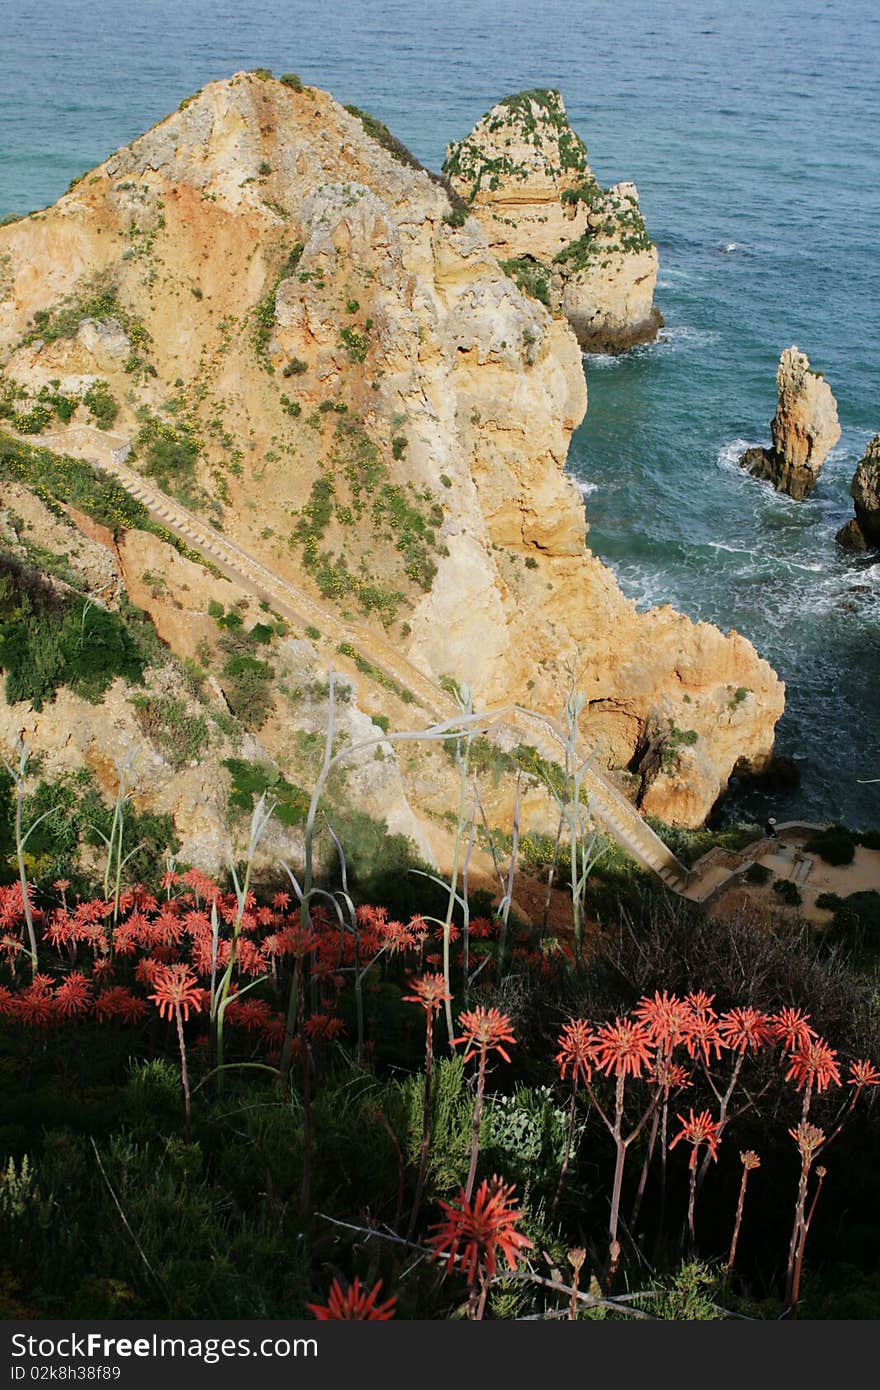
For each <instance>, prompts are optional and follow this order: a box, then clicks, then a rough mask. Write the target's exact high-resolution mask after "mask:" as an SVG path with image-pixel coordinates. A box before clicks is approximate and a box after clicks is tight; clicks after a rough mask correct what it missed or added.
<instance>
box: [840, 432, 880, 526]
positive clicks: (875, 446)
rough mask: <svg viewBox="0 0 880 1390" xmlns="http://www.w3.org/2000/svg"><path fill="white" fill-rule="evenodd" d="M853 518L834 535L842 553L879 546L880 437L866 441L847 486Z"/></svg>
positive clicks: (876, 435) (876, 436) (879, 435)
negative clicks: (842, 548)
mask: <svg viewBox="0 0 880 1390" xmlns="http://www.w3.org/2000/svg"><path fill="white" fill-rule="evenodd" d="M850 496H851V497H852V499H853V503H854V505H855V512H856V514H855V516H854V517H853V519H852V521H848V522H847V523H846V525H845V526H842V527H841V528H840V530H839V531H838V533H837V539H838V541H839V543H840V544H841V545H842V546H843V547H844V548H845V549H846V550H867V549H868V548H869V547H874V546H880V434H875V435H874V438H873V439H872V440H870V441H869V443H868V447H867V448H866V450H865V452H864V454H863V456H862V458H861V459H860V460H859V463H858V466H857V468H856V471H855V473H854V474H853V480H852V483H851V484H850Z"/></svg>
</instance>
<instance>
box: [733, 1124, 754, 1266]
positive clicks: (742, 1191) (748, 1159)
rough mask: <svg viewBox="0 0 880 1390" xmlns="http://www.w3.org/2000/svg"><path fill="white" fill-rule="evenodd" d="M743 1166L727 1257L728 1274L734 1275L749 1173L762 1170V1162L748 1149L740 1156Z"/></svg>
mask: <svg viewBox="0 0 880 1390" xmlns="http://www.w3.org/2000/svg"><path fill="white" fill-rule="evenodd" d="M739 1161H740V1163H741V1164H742V1170H743V1173H742V1181H741V1182H740V1185H739V1200H738V1202H737V1204H736V1218H735V1220H734V1223H733V1235H732V1237H731V1240H730V1254H729V1255H728V1257H727V1273H728V1274H732V1273H733V1262H734V1260H735V1259H736V1247H737V1245H738V1244H739V1232H740V1227H741V1226H742V1219H743V1207H744V1206H745V1201H746V1184H747V1182H748V1180H749V1173H753V1172H754V1171H755V1169H756V1168H760V1166H761V1160H760V1158H759V1157H758V1155H757V1154H756V1153H755V1152H754V1150H753V1149H746V1150H745V1151H744V1152H743V1153H741V1154H740V1156H739Z"/></svg>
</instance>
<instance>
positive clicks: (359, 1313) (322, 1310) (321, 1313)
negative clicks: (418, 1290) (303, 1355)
mask: <svg viewBox="0 0 880 1390" xmlns="http://www.w3.org/2000/svg"><path fill="white" fill-rule="evenodd" d="M381 1291H382V1280H381V1279H380V1280H379V1282H378V1284H374V1285H373V1287H372V1288H371V1289H370V1291H369V1293H367V1290H366V1288H362V1287H361V1281H360V1279H358V1278H357V1276H355V1279H354V1282H353V1283H351V1284H349V1285H348V1287H347V1288H344V1287H343V1286H342V1284H340V1282H339V1280H338V1279H334V1280H333V1283H332V1284H331V1285H330V1293H329V1295H328V1297H327V1302H326V1304H320V1303H307V1304H306V1307H307V1308H308V1310H309V1312H310V1313H314V1315H315V1317H316V1318H317V1319H318V1321H319V1322H345V1321H349V1320H352V1321H359V1322H388V1321H389V1319H391V1318H393V1317H394V1305H395V1303H396V1302H397V1297H396V1295H392V1297H391V1298H389V1299H388V1300H387V1301H386V1302H385V1303H379V1302H378V1298H379V1294H380V1293H381Z"/></svg>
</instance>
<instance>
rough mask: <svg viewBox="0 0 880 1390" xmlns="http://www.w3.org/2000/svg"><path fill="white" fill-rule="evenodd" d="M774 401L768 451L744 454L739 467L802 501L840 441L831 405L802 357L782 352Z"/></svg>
mask: <svg viewBox="0 0 880 1390" xmlns="http://www.w3.org/2000/svg"><path fill="white" fill-rule="evenodd" d="M776 385H777V387H778V390H779V398H778V402H777V406H776V414H775V415H774V416H773V420H772V422H771V425H770V434H771V438H772V441H773V442H772V444H771V447H770V448H769V449H762V448H755V449H747V450H746V452H745V453H744V454H743V455H742V457H741V459H740V463H741V464H742V466H743V468H747V469H748V471H749V472H750V473H751V474H752V475H753V476H754V477H756V478H763V479H766V481H768V482H770V483H772V484H773V486H774V487H775V489H776V491H777V492H787V493H788V495H789V496H790V497H795V498H798V499H800V498H804V497H808V496H809V494H810V493H811V492H812V490H813V488H814V487H815V486H816V481H817V479H818V477H819V471H820V469H821V467H822V465H823V463H824V462H825V460H826V458H827V457H828V454H829V452H830V451H831V449H833V448H834V445H835V444H836V443H837V441H838V439H839V438H840V421H839V420H838V418H837V402H836V400H835V399H834V396H833V394H832V391H831V387H830V386H829V385H828V383H827V381H825V379H824V377H823V376H822V374H821V372H814V371H811V370H810V363H809V360H808V358H807V355H806V353H804V352H799V351H798V349H797V348H796V347H790V348H786V349H785V351H784V352H783V353H782V356H781V357H780V359H779V367H778V368H777V372H776Z"/></svg>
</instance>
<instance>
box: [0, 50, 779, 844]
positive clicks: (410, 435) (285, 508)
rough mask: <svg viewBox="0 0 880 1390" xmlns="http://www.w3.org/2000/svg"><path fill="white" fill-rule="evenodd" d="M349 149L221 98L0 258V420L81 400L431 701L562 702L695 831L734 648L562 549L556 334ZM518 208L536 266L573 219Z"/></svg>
mask: <svg viewBox="0 0 880 1390" xmlns="http://www.w3.org/2000/svg"><path fill="white" fill-rule="evenodd" d="M566 129H567V126H566ZM375 132H376V127H375V125H371V124H370V123H369V122H367V123H366V125H365V124H364V122H363V121H362V119H361V118H360V117H359V116H358V115H354V114H351V113H350V112H348V111H346V110H344V109H343V108H342V107H340V106H339V105H338V104H337V103H336V102H335V101H333V99H332V98H331V97H330V96H328V95H327V94H326V93H323V92H319V91H317V90H315V89H311V88H306V89H303V90H295V89H292V88H290V87H288V86H285V85H284V84H282V83H280V82H277V81H274V80H270V79H266V78H264V77H261V76H260V75H257V74H244V73H240V74H238V75H236V76H235V77H233V78H232V79H230V80H229V81H225V82H218V83H214V84H212V85H210V86H209V87H206V88H205V89H204V90H203V91H202V92H201V93H199V94H198V95H197V96H196V97H194V98H192V99H190V100H189V101H188V102H186V103H183V104H182V108H181V110H180V111H178V112H176V113H174V114H173V115H172V116H170V117H169V118H168V119H167V120H165V121H163V122H162V123H161V124H159V125H158V126H156V127H155V128H154V129H153V130H151V131H150V132H148V133H147V134H146V135H144V136H143V137H141V138H140V139H139V140H136V141H135V142H134V143H133V144H132V145H131V146H129V147H128V148H126V149H123V150H121V151H119V152H118V153H117V154H114V155H112V156H111V157H110V158H109V159H108V160H107V161H105V163H104V164H102V165H101V166H99V167H98V168H97V169H96V170H95V171H94V172H93V173H92V174H90V175H86V176H85V177H84V178H83V179H82V180H80V181H79V182H78V183H77V184H76V186H75V187H74V188H73V189H72V190H71V191H70V192H69V193H68V194H66V195H65V196H64V197H62V198H61V199H59V201H58V202H57V203H56V204H55V205H54V206H53V207H52V208H50V209H48V210H47V211H45V212H42V213H38V214H34V215H32V216H30V217H28V218H26V219H24V220H22V221H21V222H18V223H16V224H14V225H12V226H8V227H5V228H3V229H0V254H2V255H4V256H8V258H9V259H8V263H7V264H8V267H9V277H10V289H9V293H8V295H7V297H6V298H5V299H4V300H3V302H2V303H0V362H2V363H3V364H4V366H3V370H4V371H5V373H6V378H7V381H8V382H10V383H12V388H11V391H12V394H11V396H10V397H9V399H10V400H12V405H11V407H10V409H11V410H12V411H13V413H15V412H16V411H18V412H21V413H22V414H23V415H24V416H26V417H27V418H28V419H29V420H33V419H34V418H36V421H37V424H39V419H40V418H41V417H39V416H38V415H37V416H36V417H35V414H34V412H38V411H39V410H40V409H43V410H44V411H47V412H48V414H49V416H50V417H51V414H52V409H53V408H54V407H52V405H51V398H54V397H53V393H55V394H57V393H59V392H60V393H61V394H62V395H65V393H66V395H65V399H66V400H67V401H68V405H67V406H66V407H65V414H68V412H69V409H70V403H71V402H72V403H73V405H74V406H75V409H74V413H73V416H72V419H73V422H74V423H75V422H76V421H77V420H83V419H85V420H88V419H90V418H91V419H94V418H96V416H95V409H94V408H93V407H92V406H88V405H87V404H86V400H87V399H93V397H89V395H88V387H89V386H93V387H94V386H95V385H96V383H99V384H100V383H103V386H102V388H101V389H103V390H105V391H106V392H107V393H109V395H110V396H111V397H112V399H113V402H114V403H115V405H116V407H117V411H118V413H117V415H116V418H115V421H114V423H113V430H114V433H116V434H122V435H125V436H127V437H129V438H131V440H132V442H133V445H134V451H135V460H134V461H135V466H137V467H141V468H142V469H143V470H144V471H145V472H147V473H149V474H151V475H152V476H153V477H154V478H156V479H158V480H159V481H160V482H161V485H162V486H163V487H164V488H165V489H166V490H168V491H172V492H176V493H177V494H178V495H180V496H183V497H184V498H185V499H186V500H187V502H188V504H189V505H190V506H192V507H194V508H196V509H198V510H200V511H201V512H202V513H203V514H204V515H205V516H206V517H210V518H212V519H213V520H214V522H215V523H216V524H217V525H218V526H220V527H222V528H223V530H224V532H225V533H226V534H227V535H229V536H231V537H232V538H233V539H236V540H237V541H238V542H239V543H240V544H241V545H242V546H244V547H245V548H246V549H248V550H249V551H250V552H251V553H253V554H255V555H257V556H258V558H259V559H261V560H262V562H263V563H264V564H266V565H268V566H270V567H272V568H274V570H275V571H276V572H277V573H279V574H280V575H282V576H283V577H286V578H288V579H289V580H290V581H291V582H294V583H296V584H298V585H301V586H302V587H303V588H305V589H308V590H309V591H310V592H311V593H313V594H314V596H315V598H316V599H317V600H320V601H321V602H323V603H325V604H327V605H329V606H332V607H333V608H334V610H335V611H337V612H339V613H341V614H343V615H347V616H348V617H349V618H351V619H352V620H357V621H358V622H360V623H361V624H362V625H363V627H364V629H365V630H369V629H370V627H371V626H372V627H373V629H375V630H376V631H377V632H380V633H381V634H382V635H383V637H384V638H385V639H386V640H387V639H390V640H391V642H392V643H393V644H394V645H395V646H396V648H397V649H398V650H399V651H400V652H401V653H402V654H403V655H405V656H406V657H407V658H408V659H409V661H410V662H411V663H413V664H414V665H415V666H417V667H418V668H420V670H421V671H423V672H424V673H426V674H427V675H428V676H430V677H432V678H433V679H434V680H435V681H439V680H440V679H441V678H443V677H446V676H449V677H452V678H454V679H455V680H457V681H467V682H468V683H469V684H470V685H471V686H472V687H473V689H474V692H475V698H476V700H477V702H478V704H480V705H487V704H490V703H494V702H507V701H511V700H516V701H518V702H520V703H523V704H526V705H530V706H532V707H533V708H537V709H539V710H543V711H548V712H553V713H556V712H558V710H559V708H560V705H561V702H562V699H563V697H564V692H565V691H566V690H567V688H568V686H569V682H570V679H571V673H572V672H575V673H576V674H577V676H578V678H579V683H580V685H581V686H582V688H583V689H584V690H585V692H586V695H587V699H588V701H589V720H588V734H590V735H593V736H595V737H596V738H599V739H601V745H602V750H603V756H604V757H605V760H606V761H608V762H609V763H613V764H616V765H618V766H625V765H627V764H630V763H632V764H633V765H634V766H635V765H637V764H638V763H639V761H640V759H641V757H642V753H643V750H644V748H645V746H646V741H650V739H651V738H653V737H654V736H655V735H656V733H657V731H658V730H659V731H660V736H661V738H663V739H665V740H666V743H667V744H668V748H667V754H666V756H665V757H664V758H663V759H662V760H661V762H662V766H660V767H658V768H657V769H655V770H654V771H653V772H651V771H650V769H648V770H646V769H644V768H643V769H642V773H643V779H642V789H643V794H644V800H645V805H646V807H648V808H649V809H650V810H651V811H652V812H653V813H655V814H657V815H659V816H662V817H664V818H666V819H669V820H675V821H681V822H683V823H686V824H696V823H698V822H700V821H701V820H702V819H703V818H704V817H705V815H706V814H707V813H708V811H709V810H710V808H711V806H712V804H713V802H714V801H715V799H716V798H717V796H718V795H719V793H720V792H721V791H722V790H723V789H724V787H725V785H726V782H727V779H728V777H729V776H730V773H731V771H732V769H733V767H734V765H735V764H736V763H737V762H740V763H741V764H745V765H749V764H752V765H754V764H760V763H761V761H762V760H763V759H764V758H766V756H767V755H768V754H769V752H770V750H771V748H772V744H773V732H774V726H775V723H776V721H777V719H778V718H779V715H780V714H781V712H782V708H783V688H782V685H781V683H780V682H779V680H778V679H777V677H776V676H775V674H774V673H773V671H772V670H771V669H770V667H769V666H768V665H767V663H766V662H765V661H763V660H761V659H760V658H759V657H758V655H757V653H756V652H755V650H754V648H753V647H752V646H751V645H750V643H749V642H748V641H747V640H746V639H745V638H743V637H740V636H738V635H736V634H730V635H728V636H723V635H722V634H721V633H720V632H719V631H718V630H717V629H715V628H712V627H710V626H708V625H706V624H694V623H692V622H690V621H689V620H688V619H687V618H685V617H683V616H681V615H680V614H678V613H675V612H673V611H672V610H671V609H669V608H658V609H654V610H652V611H651V612H650V613H647V614H639V613H638V612H637V611H636V609H635V606H634V605H633V604H632V603H631V602H630V601H628V600H627V599H625V598H624V597H623V595H622V594H621V592H620V590H619V588H618V586H617V583H616V581H615V579H614V577H613V575H612V574H611V573H610V572H609V571H608V570H607V569H605V568H604V567H603V566H602V565H601V564H600V563H599V562H598V561H597V560H596V559H595V558H594V557H593V556H592V555H591V554H590V552H589V551H588V550H587V549H586V544H585V529H586V528H585V518H584V511H583V503H582V500H581V498H580V496H579V494H578V493H577V490H576V489H575V487H574V485H573V484H572V483H571V482H570V480H569V479H568V478H567V477H566V476H565V474H564V466H565V460H566V454H567V450H568V444H569V439H570V436H571V433H572V430H573V429H574V428H575V427H576V426H577V425H578V424H579V423H580V421H581V419H582V418H583V415H584V411H585V408H586V387H585V383H584V376H583V371H582V365H581V360H580V352H579V349H578V344H577V342H576V339H575V336H574V334H573V333H572V332H571V329H570V328H569V326H568V324H567V323H566V321H565V319H564V318H562V317H554V316H553V315H552V314H551V313H550V312H548V310H547V309H546V308H545V307H544V305H543V304H542V303H540V302H539V301H538V300H537V299H535V298H534V297H533V296H531V295H528V294H525V293H523V292H521V290H520V289H519V288H518V286H517V284H516V283H515V282H514V280H513V279H512V278H511V277H510V276H509V275H507V274H505V273H504V272H503V271H502V270H501V269H500V268H499V265H498V261H497V258H496V256H495V254H493V251H492V249H491V248H490V246H489V244H488V241H487V235H486V231H485V230H484V226H483V222H482V220H481V218H480V217H479V216H469V217H467V218H466V219H464V220H463V222H462V219H461V217H460V215H458V214H457V213H456V211H455V209H454V208H453V206H452V204H451V203H450V199H449V196H448V194H447V192H446V191H445V189H444V188H443V187H442V186H441V185H440V184H439V182H438V181H437V180H436V179H435V178H432V177H430V176H429V175H428V174H427V173H426V172H425V171H424V170H422V169H421V168H420V167H413V163H412V162H407V160H406V157H405V155H401V152H400V149H399V147H394V146H393V145H392V144H391V142H390V139H389V138H386V136H385V135H384V134H383V133H382V131H381V128H380V129H379V138H376V134H375ZM564 135H565V132H564V131H560V132H559V133H558V137H557V139H556V149H562V150H570V151H571V153H570V158H571V160H572V164H571V168H570V180H571V182H570V183H569V184H568V185H567V186H570V187H572V188H575V189H577V188H579V187H582V186H583V181H584V179H585V178H586V174H585V173H584V169H585V165H584V162H583V158H582V155H581V153H580V152H579V151H578V148H577V146H576V145H575V144H574V140H575V137H571V143H570V144H569V143H568V142H567V141H566V140H565V139H564ZM569 135H570V132H569ZM555 158H556V156H555V155H554V156H553V159H554V160H555ZM553 167H554V168H555V167H556V165H555V163H554V165H553ZM566 177H569V174H568V173H567V174H566ZM545 187H546V189H547V192H548V200H547V209H548V212H547V216H548V225H551V224H552V225H553V226H557V221H558V237H559V243H560V245H561V246H563V245H565V240H564V238H565V236H566V232H568V233H569V240H570V239H571V234H574V235H575V236H577V235H578V234H579V233H580V230H581V228H582V227H586V225H587V222H588V219H589V217H590V216H591V215H592V208H593V204H592V201H590V202H589V203H587V202H586V201H583V200H577V199H576V200H575V201H574V202H573V203H571V204H568V203H566V204H562V203H560V202H559V197H558V193H559V183H558V180H557V182H556V183H555V184H554V183H553V181H552V179H551V177H550V174H549V173H548V174H547V175H546V182H545ZM551 190H553V197H550V193H551ZM526 192H527V194H528V198H527V201H528V199H530V198H531V186H530V187H529V188H528V189H526ZM622 196H625V197H627V198H628V197H629V194H626V195H622ZM554 198H555V200H556V201H555V203H554V201H553V200H554ZM557 205H558V206H557ZM572 208H573V210H574V211H573V215H572V217H571V219H569V218H568V217H567V212H568V211H569V210H571V209H572ZM557 212H558V219H557ZM519 249H522V246H520V248H519ZM52 382H55V383H56V385H54V386H53V385H52V384H51V383H52ZM41 396H42V398H43V403H42V404H41V402H40V398H41ZM47 401H48V402H49V403H48V404H46V402H47ZM77 402H80V403H79V404H77ZM90 412H91V414H90ZM7 413H8V412H7ZM69 418H70V417H69ZM52 428H53V429H60V428H61V425H60V423H58V422H57V421H56V422H55V423H54V424H53V425H52ZM147 567H148V568H152V565H148V566H147ZM184 626H185V624H184V623H183V622H182V620H177V628H176V630H175V621H174V620H169V623H168V626H167V630H166V635H167V638H168V640H169V641H171V642H172V643H175V644H180V643H183V642H184V641H185V633H184V632H183V631H182V628H183V627H184ZM325 655H327V656H329V655H333V656H334V659H335V653H334V652H330V651H328V652H327V653H326V654H325ZM369 679H370V678H369V675H368V674H367V675H365V676H364V682H365V684H367V683H368V682H369ZM737 692H745V693H744V694H740V695H738V694H737ZM379 693H380V695H381V693H382V692H381V689H380V691H379ZM416 708H417V706H416ZM394 717H395V719H397V720H399V719H400V718H401V717H402V716H401V713H400V711H396V712H395V716H394ZM413 720H414V721H415V722H418V719H417V716H416V715H413ZM685 735H686V737H683V736H685Z"/></svg>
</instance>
